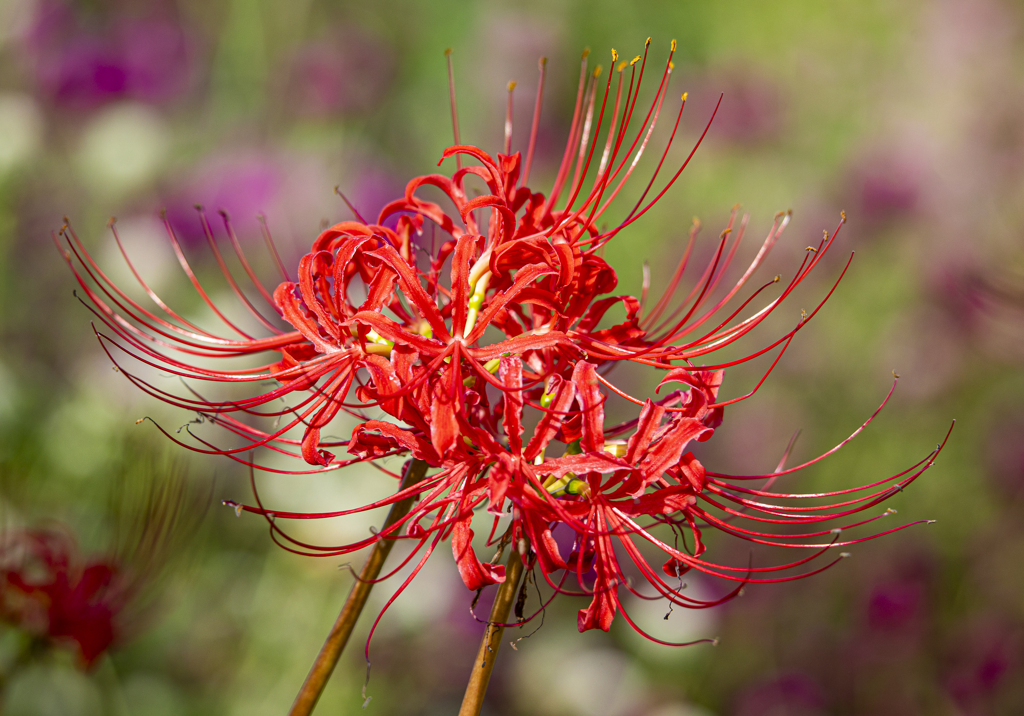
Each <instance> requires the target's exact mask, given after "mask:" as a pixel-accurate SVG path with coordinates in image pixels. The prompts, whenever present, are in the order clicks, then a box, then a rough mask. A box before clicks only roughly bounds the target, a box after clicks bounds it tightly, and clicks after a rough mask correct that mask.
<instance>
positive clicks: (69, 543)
mask: <svg viewBox="0 0 1024 716" xmlns="http://www.w3.org/2000/svg"><path fill="white" fill-rule="evenodd" d="M125 596H126V594H125V589H124V584H123V583H122V581H121V580H120V575H119V573H118V568H117V566H116V565H114V564H112V563H110V562H107V561H105V560H93V561H88V562H85V563H83V562H82V559H81V557H80V556H79V554H78V550H77V548H76V546H75V543H74V540H73V539H72V538H71V537H70V536H68V535H66V534H64V533H61V532H54V531H49V530H32V531H29V530H25V531H18V532H15V533H13V534H7V535H4V537H3V540H2V544H0V619H3V620H4V621H7V622H9V623H11V624H14V625H15V626H18V627H20V628H22V629H25V630H26V631H28V632H29V633H32V634H35V635H36V636H38V637H41V638H45V639H47V640H49V641H51V642H52V643H54V644H58V645H61V644H66V643H69V642H70V643H74V645H75V648H76V651H77V652H78V655H79V657H80V659H81V661H82V663H83V664H84V665H85V666H91V665H92V664H93V663H94V662H95V661H96V659H98V658H99V657H100V655H102V654H103V653H104V652H105V651H106V650H107V649H108V648H109V647H110V646H111V644H112V643H113V642H114V640H115V638H116V637H117V628H116V625H115V621H116V618H117V615H118V613H119V612H120V610H121V608H122V607H123V606H124V600H125Z"/></svg>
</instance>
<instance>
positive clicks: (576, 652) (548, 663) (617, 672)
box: [515, 639, 646, 716]
mask: <svg viewBox="0 0 1024 716" xmlns="http://www.w3.org/2000/svg"><path fill="white" fill-rule="evenodd" d="M521 654H522V656H521V657H520V658H518V659H516V662H515V663H516V670H517V673H516V677H517V678H516V682H517V687H518V689H519V690H520V692H521V693H522V694H523V696H524V701H523V703H531V704H534V705H535V706H536V707H537V709H538V712H543V713H549V714H559V715H560V716H574V715H576V714H578V715H579V716H626V714H633V713H641V712H642V711H641V710H640V709H639V708H638V706H639V705H641V703H642V701H643V700H644V694H645V692H646V688H645V683H644V679H643V675H642V673H641V672H640V671H639V670H638V669H637V668H636V667H635V666H634V665H633V664H631V663H630V661H629V658H628V657H627V656H626V655H625V654H623V653H622V652H620V651H618V650H616V649H609V648H603V647H598V648H595V649H583V648H580V646H579V643H578V642H574V641H571V640H569V639H557V640H556V639H551V640H550V641H546V642H543V643H542V644H539V645H531V648H528V649H522V650H521Z"/></svg>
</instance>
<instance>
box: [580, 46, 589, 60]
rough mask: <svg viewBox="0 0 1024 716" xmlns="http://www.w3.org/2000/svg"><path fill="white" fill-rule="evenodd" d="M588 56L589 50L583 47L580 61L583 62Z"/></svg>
mask: <svg viewBox="0 0 1024 716" xmlns="http://www.w3.org/2000/svg"><path fill="white" fill-rule="evenodd" d="M589 56H590V48H589V47H585V48H583V57H582V59H584V60H585V59H587V57H589Z"/></svg>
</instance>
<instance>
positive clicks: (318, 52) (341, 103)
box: [286, 28, 395, 117]
mask: <svg viewBox="0 0 1024 716" xmlns="http://www.w3.org/2000/svg"><path fill="white" fill-rule="evenodd" d="M337 35H339V36H344V38H345V40H344V41H343V42H337V41H330V42H313V43H310V44H308V45H306V46H304V47H302V48H301V49H300V50H299V51H298V52H296V54H295V56H294V57H293V59H292V62H291V66H290V69H289V73H288V83H287V90H286V94H287V96H288V100H287V106H289V107H291V108H292V109H293V111H295V112H296V113H297V114H299V115H305V116H312V117H325V116H330V115H332V114H344V113H350V112H362V111H366V110H369V109H372V108H373V107H374V106H375V105H376V104H378V103H379V102H380V101H381V99H382V98H383V97H384V95H385V93H386V92H387V89H388V85H389V84H390V82H391V79H392V77H393V75H394V65H395V62H394V59H395V58H394V54H393V52H392V51H391V50H390V49H389V48H388V47H387V46H386V45H384V43H382V42H380V41H379V40H377V39H376V38H374V37H372V36H370V35H368V34H366V33H364V32H361V31H359V30H358V29H352V28H346V30H345V31H344V32H339V33H337Z"/></svg>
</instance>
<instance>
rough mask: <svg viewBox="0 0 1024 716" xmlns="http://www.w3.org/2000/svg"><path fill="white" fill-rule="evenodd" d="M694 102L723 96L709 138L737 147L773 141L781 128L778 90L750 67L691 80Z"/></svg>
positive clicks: (719, 71)
mask: <svg viewBox="0 0 1024 716" xmlns="http://www.w3.org/2000/svg"><path fill="white" fill-rule="evenodd" d="M687 84H688V85H689V86H694V87H695V90H696V91H694V92H691V93H690V94H692V95H693V96H694V97H695V98H698V99H699V98H701V97H702V96H704V97H706V98H708V99H711V98H715V99H717V97H718V95H719V94H722V95H724V97H723V98H722V106H721V107H720V108H719V110H718V114H717V115H716V116H715V124H714V127H713V128H712V131H711V135H710V136H711V137H713V138H714V139H715V140H717V141H725V142H729V143H732V144H739V145H745V146H749V145H754V144H759V143H761V142H765V141H768V140H771V139H774V138H776V137H777V136H778V135H779V133H780V131H781V129H782V125H783V112H782V102H781V101H780V94H781V89H780V88H779V86H778V85H777V84H776V83H774V82H772V81H771V80H770V79H768V78H767V77H764V76H761V75H759V74H758V72H757V71H756V70H755V69H754V68H751V67H734V68H729V69H724V70H718V71H715V72H712V73H711V74H709V75H708V76H706V77H696V78H694V80H692V85H690V83H689V82H688V83H687Z"/></svg>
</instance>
